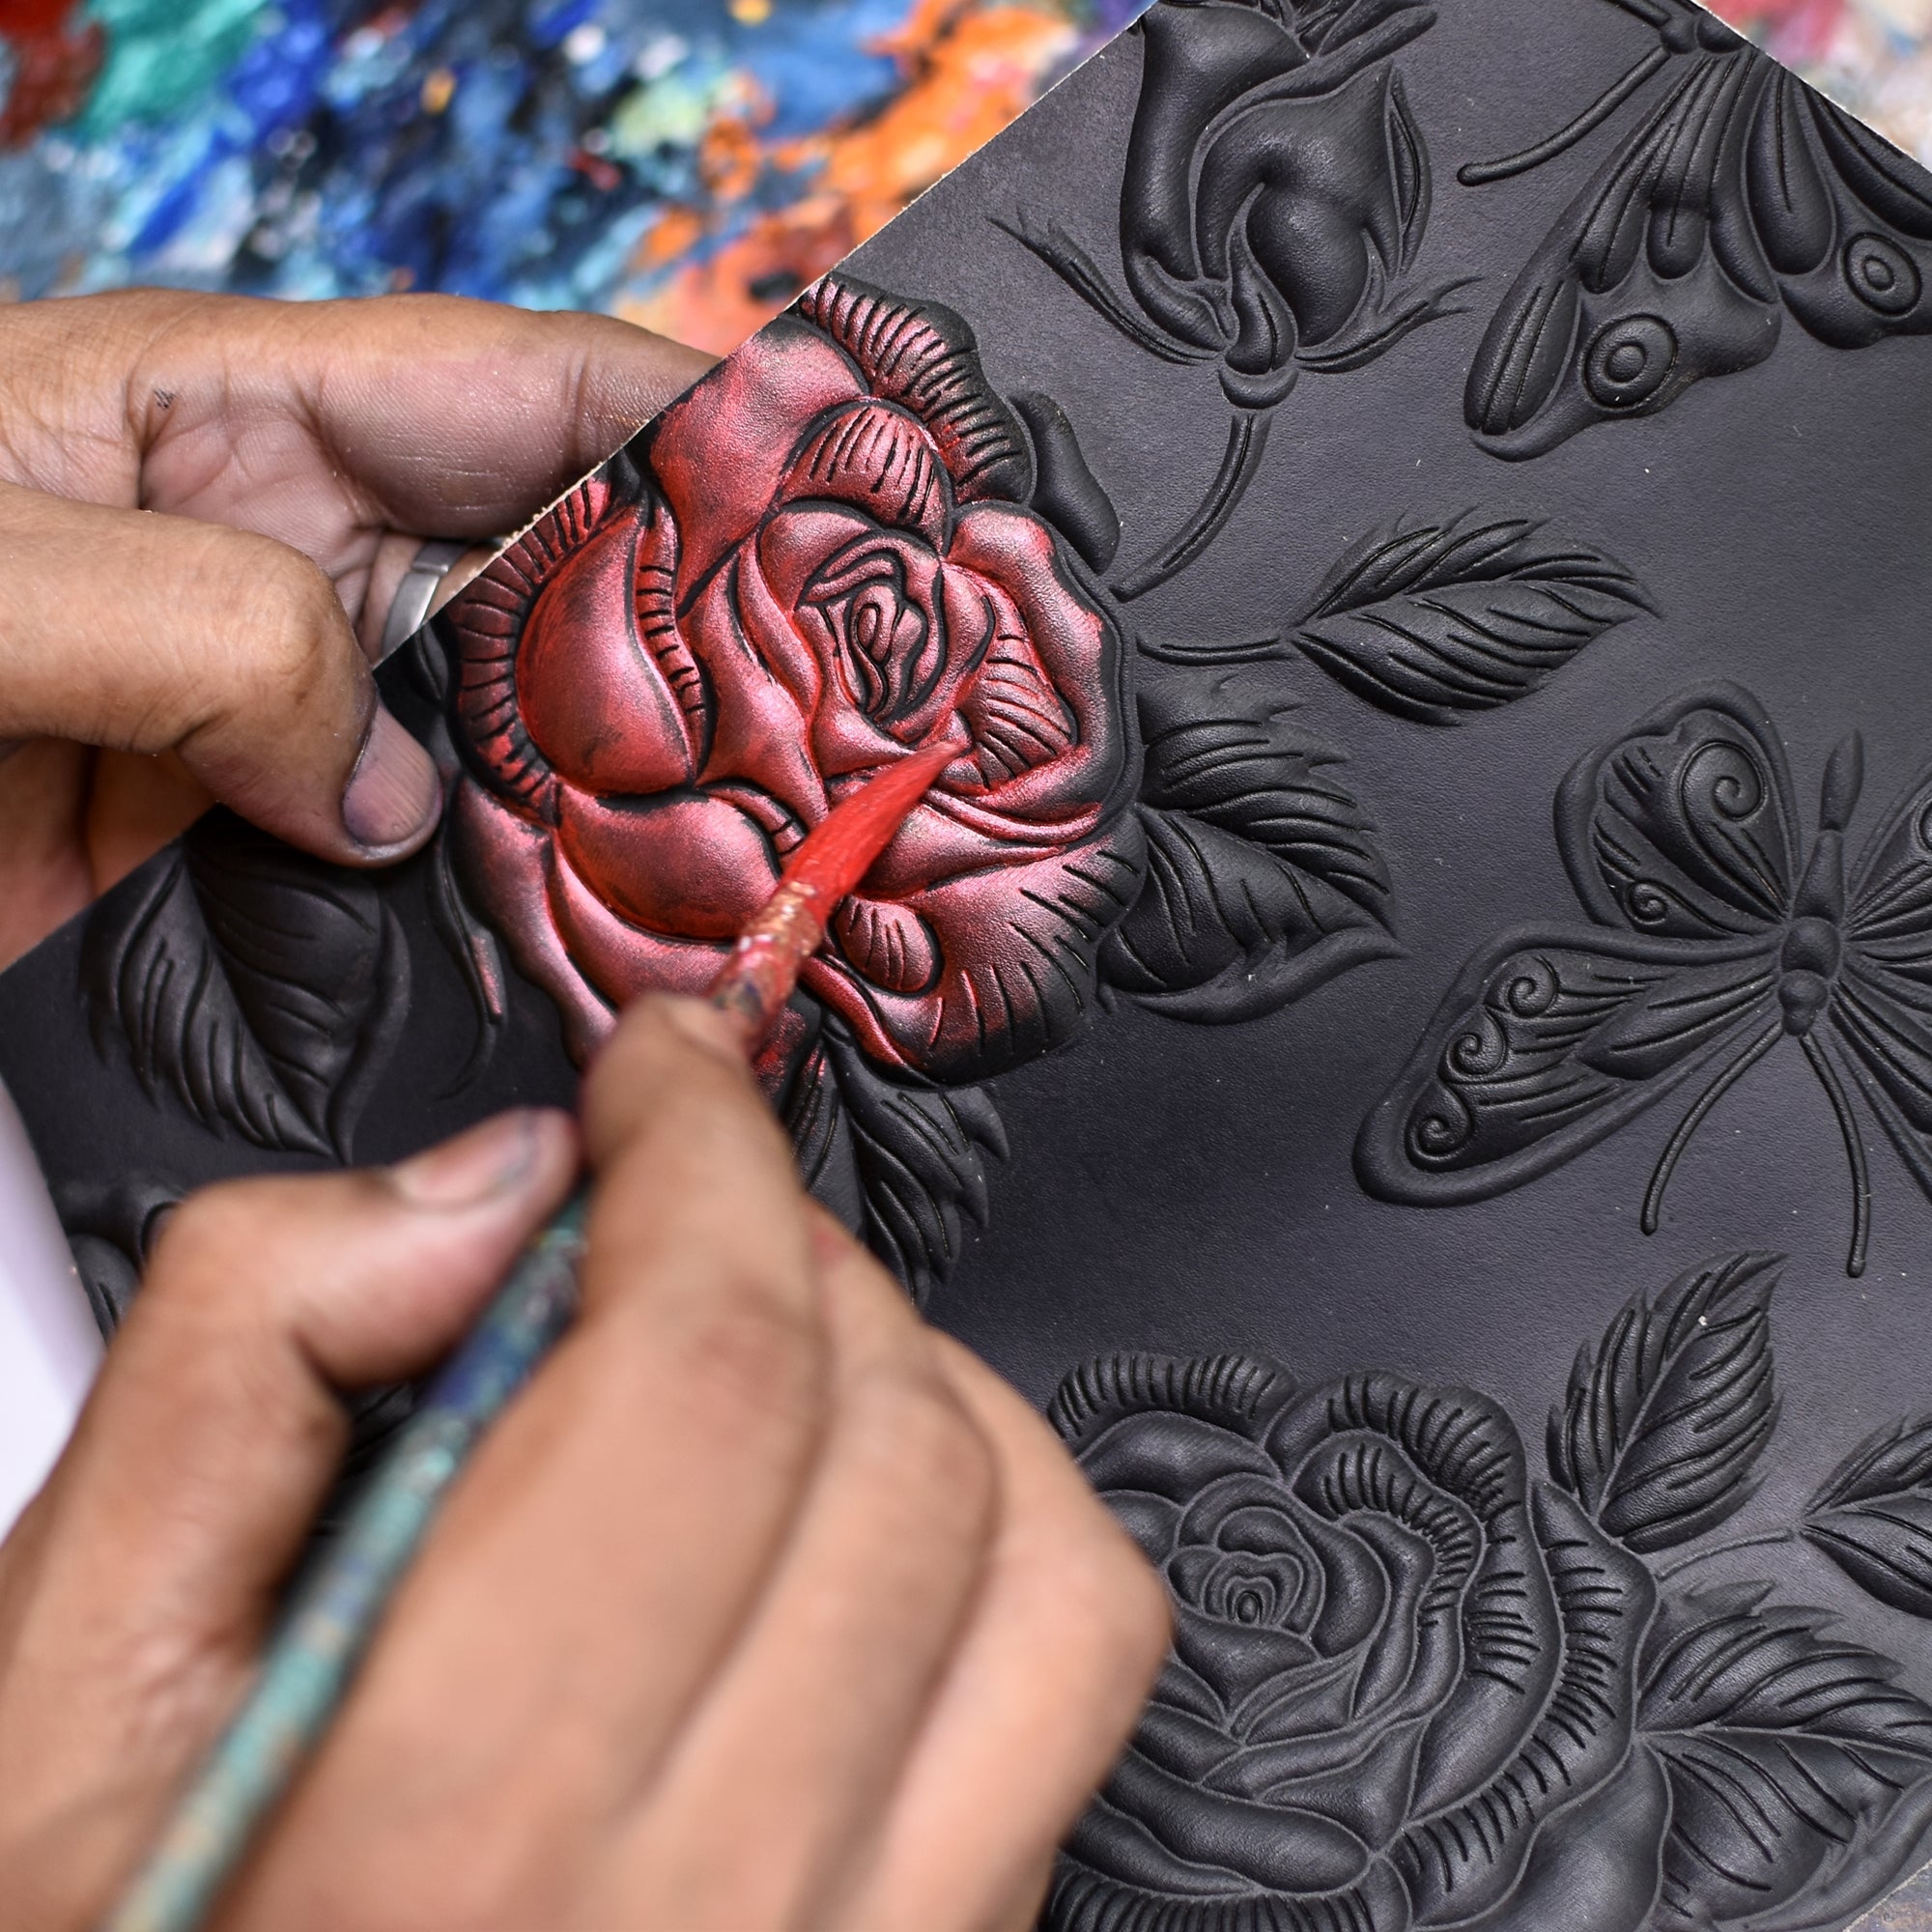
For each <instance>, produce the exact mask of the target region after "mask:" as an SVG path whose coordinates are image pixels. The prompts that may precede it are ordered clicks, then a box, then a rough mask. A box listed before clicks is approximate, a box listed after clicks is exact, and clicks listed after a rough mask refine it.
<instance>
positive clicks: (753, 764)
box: [684, 558, 826, 827]
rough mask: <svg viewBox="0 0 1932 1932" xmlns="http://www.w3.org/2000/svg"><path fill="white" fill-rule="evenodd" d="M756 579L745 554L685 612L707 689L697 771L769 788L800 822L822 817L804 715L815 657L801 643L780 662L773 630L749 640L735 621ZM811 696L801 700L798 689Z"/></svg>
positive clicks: (821, 793) (821, 790)
mask: <svg viewBox="0 0 1932 1932" xmlns="http://www.w3.org/2000/svg"><path fill="white" fill-rule="evenodd" d="M758 583H759V579H758V576H757V572H756V570H755V568H754V567H753V565H752V562H751V559H749V558H745V559H741V562H740V566H739V568H738V569H736V570H732V571H721V572H720V573H719V575H718V576H716V577H714V578H713V579H712V580H711V582H710V583H709V584H707V585H706V586H705V589H704V593H703V595H702V596H700V597H699V598H698V600H697V602H696V604H694V605H693V606H692V608H691V609H690V610H689V611H686V612H685V618H684V624H685V635H686V637H687V638H689V639H690V640H691V643H692V648H693V650H694V651H695V652H696V655H697V659H698V662H699V663H700V664H701V665H702V666H703V668H704V674H705V677H706V678H707V679H708V680H709V682H710V687H711V693H712V718H713V725H712V732H711V755H710V756H709V757H708V758H707V759H706V760H705V764H704V770H703V772H702V773H701V774H700V775H699V776H700V778H701V780H702V781H703V782H704V783H706V784H717V783H721V782H725V781H733V780H742V781H744V782H746V783H748V784H753V785H755V786H757V788H758V789H759V790H760V791H763V792H768V793H769V794H770V795H771V796H772V797H773V798H775V799H777V800H778V801H779V802H780V803H781V805H783V806H784V808H785V810H787V811H789V812H790V813H791V814H792V816H793V817H794V818H796V819H797V820H798V822H799V823H800V824H801V825H805V826H808V827H810V826H813V825H816V824H817V823H818V821H819V820H820V819H821V818H823V817H824V816H825V812H826V798H825V786H824V783H823V781H821V780H820V778H819V776H818V771H817V768H816V767H815V766H814V765H813V763H812V761H811V751H810V734H809V729H808V725H807V720H808V718H809V716H810V705H811V704H812V703H813V702H814V701H815V687H816V683H817V678H818V670H817V665H816V661H815V660H814V659H813V658H812V657H811V655H810V652H809V651H806V650H805V649H804V647H803V646H802V645H800V646H795V653H796V654H795V656H794V657H792V658H791V659H789V660H787V659H786V658H784V657H783V656H782V655H781V653H780V652H779V651H778V650H777V649H776V648H774V647H773V646H774V642H775V640H774V638H773V634H772V631H771V629H770V628H769V627H767V626H766V625H763V624H760V625H759V626H758V634H757V639H756V641H755V642H754V640H753V637H752V636H750V635H748V634H747V632H746V629H745V627H744V626H743V625H742V624H741V623H740V622H739V612H740V607H741V604H748V603H749V604H753V608H754V609H755V608H756V606H755V602H754V599H753V596H752V595H751V593H753V592H754V591H755V590H756V588H757V586H758ZM801 688H803V689H804V690H805V691H806V692H808V693H811V694H813V695H811V696H806V697H804V698H803V700H802V699H801V696H800V695H799V694H800V690H801Z"/></svg>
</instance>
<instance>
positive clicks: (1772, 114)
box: [1746, 69, 1932, 349]
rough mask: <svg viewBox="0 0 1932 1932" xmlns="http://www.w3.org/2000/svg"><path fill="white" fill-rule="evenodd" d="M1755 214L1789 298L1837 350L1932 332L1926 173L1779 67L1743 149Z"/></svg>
mask: <svg viewBox="0 0 1932 1932" xmlns="http://www.w3.org/2000/svg"><path fill="white" fill-rule="evenodd" d="M1746 185H1747V194H1748V196H1749V202H1750V210H1751V215H1752V219H1753V221H1754V223H1755V225H1756V228H1757V232H1758V234H1759V236H1760V238H1761V239H1762V241H1763V243H1764V247H1765V252H1766V255H1767V257H1768V259H1769V260H1770V262H1771V266H1772V269H1773V271H1774V272H1775V273H1776V276H1777V282H1778V288H1779V291H1780V292H1781V294H1782V295H1783V297H1784V300H1785V304H1786V306H1788V307H1789V308H1790V310H1791V313H1792V314H1793V315H1795V316H1796V317H1797V318H1798V320H1799V321H1800V322H1801V323H1802V324H1803V325H1804V327H1805V328H1807V329H1809V330H1810V332H1811V333H1812V334H1813V335H1815V336H1817V338H1818V339H1819V340H1820V341H1821V342H1826V343H1829V344H1830V345H1831V346H1832V347H1833V349H1863V348H1866V347H1868V346H1869V345H1870V344H1872V343H1874V342H1878V341H1881V340H1882V339H1883V338H1885V337H1886V336H1889V335H1923V334H1925V333H1926V332H1927V331H1928V330H1932V193H1928V192H1927V184H1926V179H1925V173H1924V170H1923V169H1922V168H1919V167H1918V166H1917V165H1916V164H1915V163H1914V162H1912V161H1909V160H1907V159H1906V158H1905V156H1902V155H1900V154H1899V153H1898V152H1897V151H1896V150H1895V149H1894V148H1892V147H1890V146H1889V145H1888V144H1887V143H1886V142H1885V141H1883V140H1881V139H1880V138H1879V136H1878V135H1876V134H1874V133H1873V132H1872V131H1871V129H1870V128H1865V127H1863V126H1861V124H1860V123H1859V122H1857V121H1855V120H1854V119H1853V118H1852V117H1851V116H1850V115H1849V114H1847V113H1845V112H1844V111H1843V110H1842V109H1840V108H1838V107H1834V106H1833V104H1832V102H1831V101H1829V100H1827V99H1825V98H1824V96H1823V95H1821V94H1815V93H1813V92H1812V90H1811V89H1810V88H1808V87H1806V86H1805V85H1804V82H1803V81H1802V80H1799V79H1798V78H1797V77H1796V76H1795V75H1793V74H1789V73H1786V72H1784V71H1782V70H1781V69H1780V70H1778V71H1776V75H1775V77H1774V80H1773V82H1772V85H1771V87H1770V88H1769V90H1768V91H1767V93H1766V96H1765V99H1764V102H1763V105H1762V106H1761V107H1760V109H1759V111H1758V114H1757V117H1756V126H1755V127H1754V128H1753V129H1752V134H1751V140H1750V143H1749V148H1748V153H1747V173H1746Z"/></svg>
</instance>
